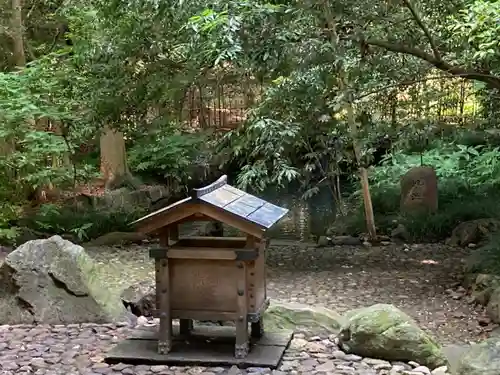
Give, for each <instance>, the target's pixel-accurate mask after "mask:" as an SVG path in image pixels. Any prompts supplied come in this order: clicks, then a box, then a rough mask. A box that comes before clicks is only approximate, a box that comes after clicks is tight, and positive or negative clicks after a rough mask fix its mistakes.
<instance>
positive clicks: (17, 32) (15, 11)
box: [11, 0, 26, 68]
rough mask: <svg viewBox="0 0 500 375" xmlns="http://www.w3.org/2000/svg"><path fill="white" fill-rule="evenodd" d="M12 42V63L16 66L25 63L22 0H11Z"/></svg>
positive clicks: (20, 66)
mask: <svg viewBox="0 0 500 375" xmlns="http://www.w3.org/2000/svg"><path fill="white" fill-rule="evenodd" d="M11 24H12V44H13V51H12V54H13V56H14V64H15V65H16V67H18V68H22V67H24V66H25V65H26V55H25V54H24V27H23V2H22V0H12V18H11Z"/></svg>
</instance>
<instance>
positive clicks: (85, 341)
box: [0, 324, 446, 375]
mask: <svg viewBox="0 0 500 375" xmlns="http://www.w3.org/2000/svg"><path fill="white" fill-rule="evenodd" d="M128 332H129V328H128V327H127V326H122V327H120V326H116V325H93V324H82V325H71V326H56V327H50V326H37V327H29V326H15V327H12V326H0V373H1V374H2V375H14V374H23V375H28V374H37V375H76V374H82V375H96V374H114V375H118V374H123V375H150V374H164V375H196V374H199V375H214V374H221V375H238V374H255V375H258V374H260V375H267V374H272V375H302V374H303V375H306V374H318V375H398V374H410V375H424V374H430V371H429V369H428V368H427V367H423V366H419V365H418V364H416V363H412V364H405V363H398V362H394V363H390V362H387V361H382V360H377V359H371V358H361V357H359V356H356V355H348V354H345V353H343V352H342V351H341V350H339V348H338V347H337V346H336V345H335V343H334V341H333V340H330V339H328V338H321V337H304V336H303V335H296V337H295V338H294V340H293V341H292V343H291V345H290V348H289V349H288V350H287V352H286V353H285V356H284V358H283V362H282V364H281V366H280V368H279V369H278V370H270V369H266V368H248V369H246V370H239V369H238V368H236V367H234V366H233V367H231V368H224V367H215V368H214V367H212V368H205V367H189V368H187V367H168V366H158V365H157V366H145V365H139V366H131V365H125V364H117V365H111V366H110V365H107V364H106V363H104V362H103V356H104V355H105V353H106V351H107V350H109V349H110V348H111V347H112V346H113V344H115V343H117V342H118V341H120V340H121V339H123V338H125V337H126V336H127V334H128ZM442 370H444V369H442ZM434 373H435V374H438V375H445V374H446V372H445V371H442V372H438V371H435V372H434Z"/></svg>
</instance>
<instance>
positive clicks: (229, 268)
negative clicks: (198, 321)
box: [169, 259, 237, 312]
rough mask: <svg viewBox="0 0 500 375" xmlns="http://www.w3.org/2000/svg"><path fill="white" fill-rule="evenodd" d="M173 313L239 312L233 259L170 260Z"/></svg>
mask: <svg viewBox="0 0 500 375" xmlns="http://www.w3.org/2000/svg"><path fill="white" fill-rule="evenodd" d="M169 266H170V278H171V281H170V285H171V287H170V288H171V289H170V290H171V306H172V309H174V310H209V311H220V312H223V311H224V312H236V309H237V293H236V280H237V268H236V263H235V262H234V261H230V260H203V259H201V260H200V259H170V260H169Z"/></svg>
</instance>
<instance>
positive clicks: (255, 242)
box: [247, 236, 268, 338]
mask: <svg viewBox="0 0 500 375" xmlns="http://www.w3.org/2000/svg"><path fill="white" fill-rule="evenodd" d="M267 243H268V241H267V240H266V239H262V240H259V239H258V238H255V237H253V236H248V237H247V246H248V247H250V245H252V246H251V247H254V248H255V250H257V251H258V252H259V257H258V258H257V260H256V261H255V263H256V264H255V266H254V268H255V272H258V275H255V274H254V275H253V277H251V279H250V280H249V282H250V285H249V286H250V287H251V286H252V285H255V284H256V283H257V280H256V277H258V278H259V279H261V278H263V279H264V300H265V299H266V295H265V293H266V291H265V278H266V275H265V272H266V268H265V251H266V246H267ZM251 275H252V274H250V276H251ZM259 281H260V280H259ZM256 292H257V291H255V290H252V293H256ZM250 335H251V336H252V337H255V338H261V337H262V336H264V318H263V316H262V315H261V316H260V318H259V321H258V322H252V323H251V324H250Z"/></svg>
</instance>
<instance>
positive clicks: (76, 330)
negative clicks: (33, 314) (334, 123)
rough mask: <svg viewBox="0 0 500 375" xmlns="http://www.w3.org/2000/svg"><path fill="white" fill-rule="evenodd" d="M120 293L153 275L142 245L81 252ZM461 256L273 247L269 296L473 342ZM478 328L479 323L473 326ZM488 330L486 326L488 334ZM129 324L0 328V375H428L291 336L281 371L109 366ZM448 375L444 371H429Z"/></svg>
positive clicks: (475, 334) (324, 341)
mask: <svg viewBox="0 0 500 375" xmlns="http://www.w3.org/2000/svg"><path fill="white" fill-rule="evenodd" d="M88 250H89V253H90V255H91V256H92V257H94V258H95V259H96V261H97V262H98V263H100V265H101V268H102V272H103V274H104V275H105V278H106V280H107V281H108V283H109V287H110V288H112V289H114V290H116V291H117V292H118V291H119V290H121V289H123V288H124V287H126V286H128V285H129V284H131V283H134V282H136V281H140V280H144V279H147V278H152V276H153V269H152V263H151V261H150V260H149V259H148V252H147V246H142V247H141V246H135V247H129V248H123V249H118V248H115V249H111V248H98V249H97V248H96V249H88ZM467 251H468V250H467V249H466V250H464V249H455V248H450V247H446V246H444V245H439V244H435V245H434V244H433V245H411V246H405V245H396V244H391V245H388V246H383V247H362V246H360V247H346V246H342V247H340V246H339V247H326V248H317V247H315V246H314V245H312V244H300V243H293V242H284V241H274V242H273V243H272V244H271V248H270V250H269V254H268V264H269V266H270V267H269V281H268V294H269V295H270V297H271V298H276V299H281V300H288V301H298V302H302V303H309V304H322V305H325V306H326V307H328V308H331V309H334V310H336V311H338V312H340V313H342V312H345V311H347V310H350V309H353V308H358V307H363V306H368V305H371V304H374V303H392V304H394V305H396V306H397V307H399V308H401V309H403V310H404V311H406V312H407V313H409V314H410V315H411V316H413V317H414V318H415V319H416V320H417V321H418V322H419V323H420V325H421V326H422V327H423V328H424V329H427V330H429V331H432V332H433V333H434V334H435V335H436V336H437V338H438V340H439V341H440V342H441V343H443V344H448V343H455V344H461V343H465V342H469V341H476V340H478V339H480V338H482V337H483V336H484V335H486V334H487V331H488V330H489V329H491V328H492V327H491V326H487V324H486V323H487V322H486V323H485V322H484V318H483V316H482V312H481V311H480V310H474V308H472V307H471V306H470V305H468V304H467V303H466V301H465V295H464V292H463V291H461V290H460V288H459V287H458V284H457V281H458V280H459V276H460V269H461V265H462V259H463V258H464V257H465V256H466V255H467V254H466V253H467ZM479 322H482V326H481V324H479ZM485 326H486V327H485ZM129 329H130V328H129V327H127V326H121V327H120V326H115V325H92V324H84V325H68V326H56V327H49V326H15V327H14V326H0V374H1V375H11V374H37V375H44V374H47V375H52V374H68V375H72V374H89V375H90V374H120V373H121V374H129V375H135V374H137V375H147V374H170V375H176V374H179V375H181V374H182V375H188V374H189V375H194V374H204V375H212V374H232V375H237V374H240V373H242V374H250V373H255V374H274V375H285V374H287V375H288V374H289V375H300V374H304V375H305V374H318V375H327V374H331V375H334V374H337V375H342V374H353V375H397V374H410V375H420V374H427V373H429V370H428V369H426V368H421V367H420V368H419V367H418V364H412V365H408V364H401V363H388V362H385V361H377V360H373V359H366V358H365V359H363V358H360V357H357V356H352V355H346V354H345V353H342V352H341V351H339V349H338V348H337V347H336V346H335V344H334V342H333V341H331V340H329V339H328V338H327V337H303V336H301V335H297V336H296V337H295V339H294V341H293V342H292V345H291V347H290V349H289V350H288V351H287V353H286V356H285V358H284V361H283V364H282V365H281V367H280V369H279V370H275V371H274V372H273V371H271V370H269V369H247V370H244V371H241V372H240V370H238V369H237V368H209V369H207V368H202V367H191V368H180V367H166V366H152V367H151V366H128V365H120V364H119V365H115V366H112V367H109V366H108V365H106V364H104V363H103V356H104V355H105V353H106V351H107V350H108V349H109V348H110V347H112V345H113V344H114V343H116V342H118V341H120V340H121V339H123V338H124V337H126V335H127V333H128V332H129ZM436 374H439V375H441V374H445V372H436Z"/></svg>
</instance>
